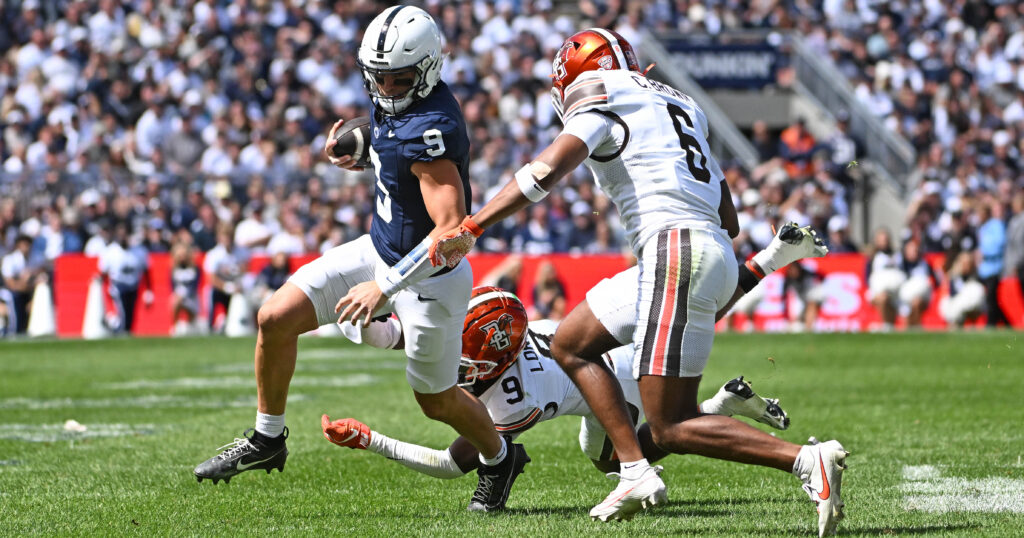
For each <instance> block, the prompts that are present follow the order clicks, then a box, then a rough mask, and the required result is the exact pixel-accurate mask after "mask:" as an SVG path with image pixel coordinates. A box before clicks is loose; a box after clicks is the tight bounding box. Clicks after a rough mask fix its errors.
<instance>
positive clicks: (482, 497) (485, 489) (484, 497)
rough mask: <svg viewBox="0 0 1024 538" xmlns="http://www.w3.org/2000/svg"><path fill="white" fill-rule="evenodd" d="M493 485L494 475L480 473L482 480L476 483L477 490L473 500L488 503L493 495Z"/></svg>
mask: <svg viewBox="0 0 1024 538" xmlns="http://www.w3.org/2000/svg"><path fill="white" fill-rule="evenodd" d="M493 487H494V475H492V474H482V475H480V482H479V483H478V484H477V485H476V491H474V492H473V500H474V501H480V502H484V503H486V502H487V501H488V500H489V499H490V497H491V489H492V488H493Z"/></svg>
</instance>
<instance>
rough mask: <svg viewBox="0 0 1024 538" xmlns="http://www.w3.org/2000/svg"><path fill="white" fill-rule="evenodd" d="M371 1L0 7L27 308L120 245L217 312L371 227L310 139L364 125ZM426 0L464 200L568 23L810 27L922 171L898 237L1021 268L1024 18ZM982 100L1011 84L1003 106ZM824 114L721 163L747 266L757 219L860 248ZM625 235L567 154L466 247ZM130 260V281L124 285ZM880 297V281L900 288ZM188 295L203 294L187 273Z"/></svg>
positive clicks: (483, 193)
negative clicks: (458, 121)
mask: <svg viewBox="0 0 1024 538" xmlns="http://www.w3.org/2000/svg"><path fill="white" fill-rule="evenodd" d="M382 6H383V4H381V3H378V2H372V1H367V0H355V1H339V2H326V1H319V0H278V1H256V2H247V1H243V2H223V1H217V0H200V1H197V0H176V1H173V2H154V1H153V0H135V1H121V0H90V1H67V0H21V1H13V2H6V3H3V4H2V5H0V11H2V17H0V131H2V136H0V197H2V201H0V254H2V255H4V256H5V261H4V270H3V276H4V280H5V285H6V287H7V289H8V290H10V291H11V292H13V294H14V295H17V296H18V297H21V299H19V300H20V301H22V302H24V294H25V293H27V291H25V290H27V289H29V287H30V281H31V280H32V279H33V278H35V275H36V274H39V273H45V272H46V271H47V270H48V268H49V267H50V266H51V264H52V261H53V260H54V259H55V257H56V256H59V255H60V254H62V253H66V252H85V253H86V254H90V255H99V254H100V253H101V252H103V251H105V250H106V246H107V245H108V244H112V243H117V244H119V245H121V246H122V250H123V251H125V252H141V251H146V252H174V253H176V254H175V256H176V257H175V259H180V260H182V262H181V263H182V264H183V269H182V275H184V274H185V273H187V272H188V271H186V269H185V268H184V267H185V266H186V265H188V263H187V260H188V259H189V258H190V254H191V253H192V252H195V251H202V252H206V253H208V255H207V256H206V261H205V262H204V265H205V267H204V270H205V271H206V272H208V273H209V274H210V275H211V278H210V280H211V283H212V284H213V285H214V287H215V290H219V292H221V293H222V294H223V295H222V296H217V295H216V294H215V298H214V299H215V300H220V301H226V300H227V299H226V297H229V296H230V295H231V294H232V292H233V290H234V288H235V287H237V286H242V285H246V286H249V285H250V283H244V284H243V283H242V282H241V280H240V275H241V274H242V273H244V270H243V267H244V264H245V259H246V258H247V257H248V256H249V255H252V254H257V255H259V254H266V255H268V256H274V255H279V254H284V255H288V254H297V253H302V252H323V251H324V250H326V249H328V248H330V247H332V246H335V245H338V244H341V243H344V242H346V241H349V240H351V239H353V238H355V237H357V236H359V235H361V234H363V233H365V232H366V231H367V229H368V226H369V222H370V217H371V215H372V213H373V210H374V209H373V208H374V200H373V182H374V177H373V173H372V171H370V170H368V171H364V172H351V171H343V170H339V169H337V168H335V167H333V166H330V165H329V164H328V163H327V162H326V161H325V160H324V159H323V157H322V148H323V142H324V136H325V134H326V133H327V131H328V129H329V126H330V124H331V123H332V122H333V121H334V120H335V119H336V118H338V117H344V118H352V117H356V116H360V115H365V114H366V111H367V109H368V104H369V101H368V98H367V95H366V92H365V90H364V89H363V79H362V76H361V74H360V72H359V70H358V69H357V67H356V65H355V50H356V48H357V47H358V44H359V40H360V38H361V32H362V28H363V27H364V26H365V24H366V23H367V22H368V21H369V20H370V19H371V18H372V17H373V16H374V15H376V14H377V13H378V12H379V11H380V10H381V9H382ZM424 7H425V8H426V9H427V10H428V11H429V12H430V13H431V14H432V15H433V16H434V17H435V19H436V20H437V21H438V22H439V24H440V26H441V27H442V30H443V33H444V37H445V40H446V50H447V53H448V55H449V57H448V60H447V62H446V63H445V67H444V70H443V73H442V78H443V80H445V81H447V82H448V84H449V85H450V86H451V88H452V89H453V92H454V93H455V94H456V96H457V97H458V98H459V100H460V102H461V104H462V107H463V111H464V114H465V117H466V121H467V125H468V127H469V130H470V136H471V139H472V140H473V146H472V164H471V169H470V175H471V182H472V184H473V187H474V188H473V201H474V204H480V203H482V202H483V201H484V200H486V199H488V198H489V197H490V196H491V195H492V194H493V191H494V189H495V188H497V187H498V186H500V185H503V184H504V183H505V182H506V181H507V180H508V178H509V177H510V176H511V173H512V172H513V171H514V170H515V169H517V168H518V167H519V166H521V165H522V164H523V163H524V162H525V160H526V159H528V158H529V156H531V155H534V154H535V153H536V152H537V151H538V150H539V149H540V148H543V147H545V146H546V145H547V144H548V143H549V142H550V140H551V138H552V137H553V136H554V135H555V134H557V133H558V128H559V124H558V120H557V118H556V117H555V115H554V112H553V110H552V108H551V106H550V104H549V88H550V83H549V78H548V76H549V74H550V59H551V58H552V57H553V55H554V53H555V51H556V50H557V49H558V47H559V45H560V44H561V41H562V39H563V38H564V37H565V36H566V35H569V34H571V33H573V32H574V31H575V30H576V29H577V28H578V27H581V24H582V25H598V26H606V27H610V28H615V29H616V30H618V31H619V32H620V33H622V34H623V35H624V36H625V37H626V38H627V39H629V40H630V41H631V42H632V43H633V44H634V46H637V47H642V37H641V34H640V33H639V29H640V28H642V27H651V28H654V29H665V28H677V29H679V30H683V31H687V32H695V31H706V32H710V33H718V32H721V31H724V30H727V29H729V28H740V27H748V28H749V27H771V28H777V29H781V30H795V31H799V32H801V33H802V34H803V35H804V36H805V38H806V39H808V40H809V42H811V43H813V44H814V46H816V47H818V48H819V49H820V50H821V51H822V54H823V55H828V56H830V57H831V58H832V59H833V61H834V62H835V64H836V65H837V67H839V69H840V70H841V71H842V72H843V73H844V74H846V75H847V76H848V77H849V78H850V80H851V83H852V84H853V85H854V86H855V88H856V92H857V95H858V96H859V97H860V98H861V99H863V100H864V101H865V102H866V103H867V104H868V106H869V107H870V109H871V110H873V111H876V112H877V113H878V114H879V115H880V116H882V117H883V118H884V121H885V122H886V124H887V125H889V126H890V128H892V129H893V130H895V131H897V132H899V133H901V134H902V135H904V136H906V137H907V139H908V140H910V141H911V142H912V143H913V145H914V147H915V148H916V149H917V150H918V154H919V167H918V168H919V170H918V173H919V175H920V176H922V178H923V179H922V180H921V181H920V183H919V185H920V186H919V187H918V188H917V190H916V192H915V195H914V200H913V203H912V204H911V208H910V211H909V212H908V220H907V225H906V228H905V229H904V230H900V231H899V233H898V235H899V237H900V238H901V239H902V240H903V242H904V243H915V244H916V245H917V246H916V248H917V249H918V250H919V251H921V252H923V253H928V252H946V253H947V255H948V260H950V261H948V262H947V266H948V268H950V269H951V270H952V266H953V262H954V261H955V260H956V259H957V254H958V252H960V251H963V252H975V251H980V252H983V253H985V254H984V258H983V259H982V261H981V263H980V264H974V265H976V266H977V267H971V262H970V261H963V262H959V263H958V264H956V265H957V268H958V269H957V270H958V271H962V272H964V273H965V275H966V277H965V278H966V279H968V280H969V279H971V278H975V277H976V278H975V279H976V280H977V281H979V282H982V283H983V285H985V286H987V284H984V283H985V282H988V281H991V279H992V278H993V275H995V274H996V273H998V274H1000V275H1001V274H1002V273H1003V265H1004V263H1003V261H1004V260H1003V257H1004V256H1005V258H1006V259H1005V261H1006V263H1005V266H1006V271H1011V270H1012V271H1021V270H1022V269H1021V267H1022V265H1024V261H1022V259H1024V254H1022V253H1021V250H1022V249H1024V237H1021V235H1022V234H1024V230H1022V227H1024V222H1022V221H1021V218H1020V217H1021V215H1022V204H1024V201H1021V200H1020V197H1021V196H1024V195H1022V194H1021V189H1022V187H1021V178H1022V177H1024V175H1022V173H1024V139H1022V138H1024V137H1022V136H1020V135H1021V130H1022V129H1024V30H1022V28H1024V25H1022V22H1024V7H1018V6H1015V5H1014V4H1012V3H998V2H992V3H985V2H964V1H961V2H950V3H939V2H924V3H916V2H894V3H875V2H861V1H856V2H855V1H852V0H851V1H837V0H831V1H825V2H823V3H816V2H804V1H797V2H752V3H747V2H734V1H719V2H696V1H685V0H681V1H675V2H672V1H668V0H647V1H640V2H621V1H615V0H608V1H593V0H581V1H580V2H579V4H578V8H579V10H578V16H579V17H581V18H582V19H583V22H582V23H581V22H580V21H578V20H573V19H571V18H569V17H567V16H563V15H559V13H561V12H560V11H557V10H555V9H554V8H555V6H554V5H553V4H552V2H551V1H550V0H517V1H513V0H499V1H497V2H490V1H472V2H471V1H465V2H440V1H436V0H431V1H427V2H425V5H424ZM994 92H1002V93H1003V94H1006V93H1010V94H1013V95H1014V96H1015V97H1014V100H1013V102H1012V103H1011V104H1009V105H1008V106H1005V107H1001V106H998V105H997V104H996V101H995V99H996V97H995V95H996V93H994ZM837 119H838V120H840V121H839V128H838V129H837V131H836V133H835V134H834V135H833V136H832V137H830V138H829V139H827V140H815V139H814V137H813V136H812V135H810V133H808V132H807V131H806V129H805V128H804V127H803V125H802V123H800V122H796V123H794V125H793V126H791V127H790V128H788V129H786V130H785V131H783V133H782V134H781V136H780V137H779V138H778V139H775V137H773V136H771V134H770V133H768V131H767V129H766V128H765V127H764V126H763V125H755V126H754V132H753V134H752V141H753V142H754V144H755V146H756V147H757V149H758V151H759V152H760V155H761V158H762V160H763V161H764V164H763V165H762V166H760V167H758V168H756V169H754V170H752V171H746V170H743V169H742V168H741V167H739V166H738V165H736V164H734V163H728V162H726V163H722V164H723V168H724V170H725V173H726V176H727V179H728V181H729V184H730V187H731V189H732V192H733V194H734V198H735V201H736V205H737V208H738V209H739V211H740V217H741V224H742V228H743V229H744V234H743V235H742V236H741V237H740V238H739V240H738V241H737V242H736V245H737V247H736V248H737V256H738V257H739V258H745V257H746V256H747V255H749V254H750V253H751V252H754V251H756V250H757V249H759V248H761V247H763V246H764V245H766V244H767V243H768V241H769V240H770V238H771V236H772V232H771V229H772V226H775V225H778V224H779V223H781V222H785V221H791V220H792V221H797V222H799V223H801V224H813V225H815V226H816V227H817V228H818V229H819V230H827V231H828V236H829V244H830V247H831V249H832V252H847V251H856V250H859V247H858V246H857V245H855V244H853V243H852V242H851V241H850V239H849V236H848V235H847V234H848V223H849V201H850V197H851V194H852V192H851V188H852V180H851V178H850V177H848V176H847V173H846V164H847V163H849V162H850V161H852V160H854V159H855V158H856V157H857V143H856V141H854V140H853V139H852V138H851V137H850V136H849V135H848V134H846V131H845V122H844V121H843V120H844V118H843V117H842V116H840V117H838V118H837ZM983 218H984V219H985V220H982V219H983ZM1014 234H1016V235H1014ZM1000 238H1001V239H1000ZM1005 245H1009V248H1007V247H1006V246H1005ZM623 247H624V244H623V234H622V230H621V228H620V226H619V222H618V217H617V215H616V213H615V209H614V207H613V206H612V204H611V203H610V201H609V200H608V198H607V197H605V196H604V195H603V194H602V193H600V192H599V191H598V190H597V189H596V188H595V187H594V185H593V182H592V180H591V179H590V177H589V174H588V172H587V171H586V170H585V169H582V168H581V169H580V170H577V172H576V173H575V174H574V176H573V177H572V178H570V179H569V180H567V181H564V182H563V183H562V184H561V187H560V188H559V189H558V190H557V191H555V192H553V193H552V195H551V196H550V197H549V198H548V199H547V200H546V203H544V204H537V205H535V206H533V207H531V208H530V209H529V210H526V211H523V212H521V213H520V214H518V215H516V216H515V217H514V218H512V219H510V220H509V221H508V222H506V223H504V224H503V225H502V226H496V227H494V228H492V229H490V230H488V233H487V235H486V236H485V238H484V239H482V240H481V241H480V243H479V248H480V249H482V250H484V251H498V252H516V253H525V254H544V253H550V252H576V253H606V252H620V251H622V249H623ZM896 250H899V249H898V248H897V249H896ZM893 254H894V255H893V256H892V260H888V259H887V260H886V263H888V266H886V265H885V263H882V262H879V265H880V266H885V267H886V268H895V265H896V264H897V263H901V264H902V263H904V260H903V259H902V257H899V256H898V255H896V254H898V253H893ZM18 256H20V257H21V259H20V261H19V259H18ZM8 258H10V261H8ZM997 258H998V260H997ZM211 259H212V261H211ZM101 265H102V264H101ZM872 265H874V262H873V263H872ZM997 265H998V266H999V267H998V269H996V266H997ZM889 266H892V267H889ZM141 269H142V270H140V271H138V274H137V275H132V276H131V277H130V278H129V279H128V280H129V282H128V284H126V285H129V286H130V285H131V282H134V283H135V284H134V285H135V286H137V285H138V280H139V279H141V278H142V276H143V275H144V273H145V271H144V267H143V268H141ZM191 270H192V271H195V269H194V268H193V269H191ZM957 274H959V273H957ZM182 278H184V277H182ZM276 280H280V279H279V278H277V279H276ZM276 280H275V281H276ZM183 282H184V281H183ZM934 284H935V283H933V286H934ZM879 286H881V284H879ZM881 287H882V288H884V289H885V290H887V293H889V295H892V288H893V286H892V285H891V282H890V283H889V284H887V285H886V286H881ZM176 289H177V288H176ZM876 291H877V290H876ZM180 292H181V294H182V296H183V297H186V296H190V295H192V294H193V293H194V292H193V291H192V290H191V288H190V287H188V286H187V285H185V284H183V287H182V288H181V289H180ZM879 293H881V292H879ZM896 295H899V293H898V292H897V293H896ZM887 297H888V296H887ZM886 301H888V302H885V303H884V304H889V303H890V302H891V300H889V299H886ZM15 302H17V301H15ZM181 303H182V308H185V307H188V305H189V304H190V301H189V300H185V299H182V301H181ZM882 304H883V302H881V300H880V302H879V305H882ZM880 308H882V307H881V306H880ZM990 319H992V316H990ZM887 321H888V320H887ZM23 323H24V320H23V319H22V320H21V321H20V322H19V324H23Z"/></svg>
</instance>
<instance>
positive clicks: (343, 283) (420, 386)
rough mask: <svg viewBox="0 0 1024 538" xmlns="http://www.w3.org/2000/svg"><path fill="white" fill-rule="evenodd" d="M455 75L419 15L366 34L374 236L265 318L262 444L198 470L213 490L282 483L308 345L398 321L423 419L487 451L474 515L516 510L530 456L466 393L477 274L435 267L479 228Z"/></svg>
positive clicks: (397, 16) (408, 12) (348, 247)
mask: <svg viewBox="0 0 1024 538" xmlns="http://www.w3.org/2000/svg"><path fill="white" fill-rule="evenodd" d="M442 62H443V57H442V54H441V34H440V32H439V30H438V28H437V25H436V24H435V23H434V20H433V19H432V18H431V17H430V15H428V14H427V13H426V12H425V11H423V10H421V9H419V8H416V7H412V6H395V7H391V8H388V9H387V10H385V11H384V12H383V13H381V14H380V15H378V16H377V17H376V18H375V19H374V20H373V21H372V22H371V23H370V25H369V26H368V28H367V29H366V32H365V34H364V36H363V41H362V44H361V46H360V48H359V54H358V63H359V66H360V69H362V72H363V77H364V81H365V84H366V89H367V91H368V92H369V94H370V96H371V98H372V101H373V110H372V112H373V114H372V120H371V130H372V133H371V144H370V160H371V162H372V164H373V168H374V173H375V175H376V191H375V197H376V211H375V214H374V216H373V223H372V225H371V227H370V233H369V234H368V235H366V236H363V237H360V238H358V239H356V240H354V241H352V242H350V243H346V244H344V245H341V246H339V247H335V248H333V249H331V250H329V251H327V252H326V253H324V255H323V256H321V257H320V258H318V259H316V260H314V261H313V262H311V263H309V264H307V265H305V266H303V267H302V268H300V269H299V270H298V271H297V272H296V273H295V274H294V275H293V276H292V277H291V278H290V279H289V280H288V282H287V283H286V284H285V285H284V286H282V287H281V288H280V289H279V290H278V291H277V292H276V293H275V294H274V295H273V297H271V298H270V300H269V301H267V303H266V304H264V305H263V306H262V307H261V308H260V310H259V315H258V324H259V333H258V336H257V340H256V380H257V396H258V400H257V405H258V410H257V414H256V426H255V432H254V433H253V434H252V435H251V436H247V437H245V438H242V439H238V440H236V442H235V443H233V444H232V445H231V446H230V447H229V448H227V450H225V451H223V452H221V453H220V454H219V455H217V456H215V457H213V458H211V459H209V460H207V461H205V462H203V463H202V464H200V465H199V466H198V467H196V469H195V475H196V477H197V478H198V479H199V480H200V481H202V479H203V478H210V479H213V480H214V481H215V482H216V481H217V480H220V479H225V480H227V479H229V478H230V477H232V476H234V475H236V474H238V473H240V472H242V471H245V470H252V469H264V470H266V471H267V472H268V473H269V472H270V470H271V469H275V468H276V469H279V470H283V468H284V463H285V459H286V458H287V456H288V451H287V449H286V448H285V438H286V437H287V429H286V428H285V425H284V411H285V403H286V400H287V396H288V385H289V382H290V381H291V377H292V373H293V372H294V370H295V358H296V344H297V339H298V335H299V334H301V333H304V332H306V331H310V330H313V329H316V328H317V327H319V326H321V325H325V324H329V323H334V322H336V321H337V322H339V323H342V322H345V323H348V322H351V323H352V324H355V323H361V324H363V325H364V326H365V325H368V324H369V323H370V320H371V319H372V318H374V317H375V316H380V315H382V314H385V313H388V312H395V313H396V314H398V316H399V318H400V319H401V320H402V330H403V333H404V335H405V340H406V345H405V351H406V356H407V357H408V363H407V367H406V379H407V380H408V382H409V385H410V386H411V387H412V389H413V392H414V394H415V397H416V401H417V402H418V403H419V404H420V408H421V409H422V410H423V413H424V414H425V415H427V416H428V417H430V418H432V419H434V420H439V421H442V422H445V423H447V424H449V425H450V426H452V428H454V429H455V430H456V431H457V432H458V433H459V434H460V435H462V436H463V437H465V438H466V439H467V440H469V442H470V443H471V444H472V445H473V446H474V447H475V448H476V449H477V450H478V451H479V452H480V461H481V466H480V469H479V470H478V475H479V483H478V486H477V489H476V492H475V493H474V494H473V497H472V500H471V501H470V504H469V509H470V510H471V511H494V510H500V509H502V508H504V506H505V501H506V499H507V498H508V493H509V490H510V489H511V486H512V483H513V481H514V480H515V478H516V476H518V475H519V473H521V472H522V470H523V467H524V466H525V464H526V462H528V461H529V458H528V457H527V455H526V451H525V450H524V449H523V447H522V445H519V444H512V443H506V442H505V440H504V439H502V438H501V437H500V436H499V435H498V433H497V432H496V430H495V427H494V423H493V422H492V421H491V418H490V416H489V415H488V413H487V409H486V408H485V407H484V405H483V404H482V403H481V402H480V401H479V400H478V399H476V398H475V397H473V396H472V395H471V394H469V393H468V392H466V391H465V390H463V389H462V388H460V387H458V386H456V381H457V378H458V370H459V359H460V356H461V350H462V340H461V335H462V323H463V318H464V317H465V313H466V304H467V303H468V302H469V297H470V290H471V288H472V285H473V272H472V269H471V268H470V266H469V264H468V263H467V262H462V263H459V264H456V265H453V266H452V267H450V268H449V267H435V266H433V265H432V264H431V263H430V260H429V258H428V256H427V250H428V248H429V246H430V244H431V243H432V242H433V240H434V238H436V237H438V236H440V235H441V234H443V233H445V232H447V231H449V230H451V229H454V228H456V227H457V226H458V225H459V222H461V221H462V219H463V218H464V217H465V216H466V208H467V207H468V206H469V200H470V192H469V178H468V169H469V137H468V135H467V133H466V127H465V123H464V121H463V117H462V112H461V110H460V109H459V105H458V103H457V102H456V101H455V98H454V97H453V96H452V94H451V92H450V91H449V89H448V87H447V86H446V85H445V84H444V83H443V82H441V81H440V71H441V64H442ZM342 123H343V121H340V120H339V121H338V122H337V123H336V124H335V125H334V126H333V128H332V129H331V132H330V135H329V136H328V138H327V143H326V146H325V148H324V151H325V153H326V154H327V156H328V158H329V159H330V161H331V162H332V163H333V164H335V165H336V166H339V167H341V168H354V167H355V165H356V162H355V161H354V160H353V159H352V157H351V156H346V157H342V158H336V157H334V156H333V154H332V152H331V150H332V148H333V146H334V144H335V143H336V142H335V140H334V134H335V133H336V132H337V130H338V128H339V127H340V126H341V125H342Z"/></svg>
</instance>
